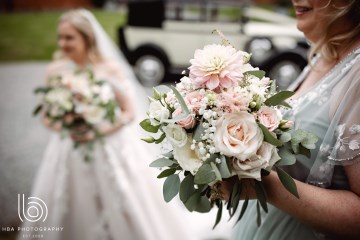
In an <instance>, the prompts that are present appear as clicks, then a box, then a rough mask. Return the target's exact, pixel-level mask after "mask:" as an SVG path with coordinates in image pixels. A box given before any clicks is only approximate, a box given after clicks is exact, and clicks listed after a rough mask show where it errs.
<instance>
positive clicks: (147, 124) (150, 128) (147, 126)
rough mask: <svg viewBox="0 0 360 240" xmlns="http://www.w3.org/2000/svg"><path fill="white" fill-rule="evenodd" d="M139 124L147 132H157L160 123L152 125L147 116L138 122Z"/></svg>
mask: <svg viewBox="0 0 360 240" xmlns="http://www.w3.org/2000/svg"><path fill="white" fill-rule="evenodd" d="M140 126H141V127H142V128H143V129H144V130H145V131H147V132H151V133H157V132H158V131H159V128H160V126H161V125H158V126H153V125H151V122H150V119H148V118H147V119H144V120H143V121H141V122H140Z"/></svg>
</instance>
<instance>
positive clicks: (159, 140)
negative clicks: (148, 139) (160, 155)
mask: <svg viewBox="0 0 360 240" xmlns="http://www.w3.org/2000/svg"><path fill="white" fill-rule="evenodd" d="M165 137H166V134H165V133H162V134H161V136H160V137H159V138H158V139H156V140H155V143H156V144H159V143H161V142H162V141H163V140H164V139H165Z"/></svg>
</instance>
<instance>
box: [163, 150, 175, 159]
mask: <svg viewBox="0 0 360 240" xmlns="http://www.w3.org/2000/svg"><path fill="white" fill-rule="evenodd" d="M163 156H164V157H166V158H174V154H173V151H170V152H167V153H164V154H163Z"/></svg>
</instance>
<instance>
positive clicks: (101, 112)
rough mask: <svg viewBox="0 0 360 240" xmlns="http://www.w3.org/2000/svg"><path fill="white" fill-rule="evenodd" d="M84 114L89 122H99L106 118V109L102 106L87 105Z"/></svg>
mask: <svg viewBox="0 0 360 240" xmlns="http://www.w3.org/2000/svg"><path fill="white" fill-rule="evenodd" d="M83 115H84V118H85V120H86V121H87V122H89V123H91V124H97V123H100V122H101V121H102V120H103V119H104V118H105V115H106V111H105V109H104V108H102V107H99V106H94V105H90V106H86V107H85V109H84V112H83Z"/></svg>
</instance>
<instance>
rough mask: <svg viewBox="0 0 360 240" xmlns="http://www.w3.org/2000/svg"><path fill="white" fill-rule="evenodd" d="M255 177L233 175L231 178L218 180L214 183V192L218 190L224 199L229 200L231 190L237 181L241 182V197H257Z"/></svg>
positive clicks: (219, 195) (218, 193)
mask: <svg viewBox="0 0 360 240" xmlns="http://www.w3.org/2000/svg"><path fill="white" fill-rule="evenodd" d="M253 181H255V180H253V179H241V180H239V178H238V177H237V176H233V177H231V178H227V179H225V180H224V181H220V182H217V183H215V184H214V185H213V187H212V189H213V191H214V192H217V194H216V195H217V196H218V197H219V198H221V199H222V200H225V201H229V199H230V195H231V192H232V191H233V188H234V186H235V184H236V182H241V185H242V191H241V194H240V199H245V198H246V197H247V198H249V199H255V198H256V193H255V188H254V182H253Z"/></svg>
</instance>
